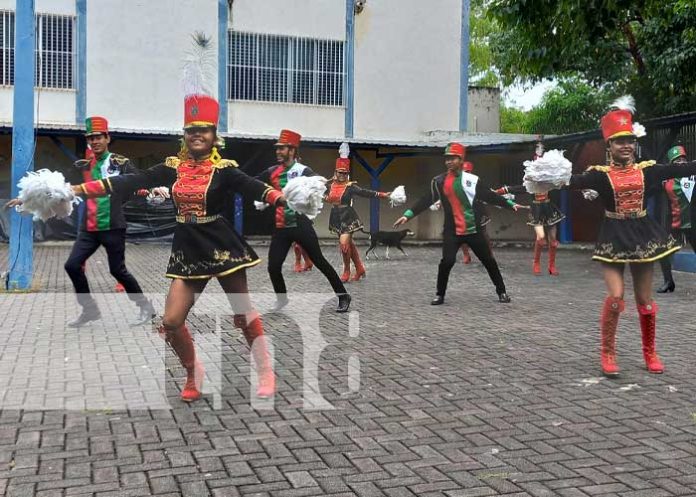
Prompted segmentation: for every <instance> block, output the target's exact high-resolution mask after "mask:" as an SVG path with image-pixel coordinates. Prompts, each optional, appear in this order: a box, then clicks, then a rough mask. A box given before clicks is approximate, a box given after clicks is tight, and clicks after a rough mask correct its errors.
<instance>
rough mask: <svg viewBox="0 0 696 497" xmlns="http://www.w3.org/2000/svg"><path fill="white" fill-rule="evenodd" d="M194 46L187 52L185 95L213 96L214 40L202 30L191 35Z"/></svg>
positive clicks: (183, 76)
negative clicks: (211, 83) (211, 82)
mask: <svg viewBox="0 0 696 497" xmlns="http://www.w3.org/2000/svg"><path fill="white" fill-rule="evenodd" d="M191 38H192V40H193V43H192V47H191V48H190V49H189V50H188V51H187V52H186V59H185V60H184V67H183V73H182V77H181V86H182V89H183V90H184V95H208V96H212V95H213V92H212V90H211V85H210V83H209V82H210V81H211V80H212V78H211V76H210V75H211V73H212V72H213V70H214V69H215V60H214V58H213V42H212V40H211V38H210V37H209V36H208V35H206V34H205V33H202V32H200V31H196V32H195V33H193V34H192V35H191Z"/></svg>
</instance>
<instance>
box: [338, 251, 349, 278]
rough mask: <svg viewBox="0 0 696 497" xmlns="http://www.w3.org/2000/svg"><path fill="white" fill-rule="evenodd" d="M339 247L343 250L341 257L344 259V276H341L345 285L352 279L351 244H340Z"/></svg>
mask: <svg viewBox="0 0 696 497" xmlns="http://www.w3.org/2000/svg"><path fill="white" fill-rule="evenodd" d="M338 247H339V248H340V249H341V257H342V258H343V274H342V275H341V281H342V282H343V283H345V282H346V281H348V280H349V279H350V257H351V244H350V243H339V245H338Z"/></svg>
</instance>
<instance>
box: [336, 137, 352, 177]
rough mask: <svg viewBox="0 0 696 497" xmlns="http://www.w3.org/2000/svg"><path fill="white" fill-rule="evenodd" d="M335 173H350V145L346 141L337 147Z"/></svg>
mask: <svg viewBox="0 0 696 497" xmlns="http://www.w3.org/2000/svg"><path fill="white" fill-rule="evenodd" d="M336 172H337V173H350V147H349V146H348V144H347V143H346V142H343V143H341V146H340V147H339V148H338V159H336Z"/></svg>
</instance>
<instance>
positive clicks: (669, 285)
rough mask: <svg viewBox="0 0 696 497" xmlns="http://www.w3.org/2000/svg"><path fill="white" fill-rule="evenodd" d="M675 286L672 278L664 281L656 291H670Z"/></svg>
mask: <svg viewBox="0 0 696 497" xmlns="http://www.w3.org/2000/svg"><path fill="white" fill-rule="evenodd" d="M675 288H676V285H675V284H674V280H671V281H665V282H664V284H663V285H662V286H661V287H660V288H658V289H657V293H672V292H673V291H674V289H675Z"/></svg>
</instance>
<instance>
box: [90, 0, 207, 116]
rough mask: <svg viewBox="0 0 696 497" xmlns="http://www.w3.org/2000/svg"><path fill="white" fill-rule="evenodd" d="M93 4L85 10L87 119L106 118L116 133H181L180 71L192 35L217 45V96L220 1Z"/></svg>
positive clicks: (140, 0) (129, 0)
mask: <svg viewBox="0 0 696 497" xmlns="http://www.w3.org/2000/svg"><path fill="white" fill-rule="evenodd" d="M95 3H96V2H89V3H88V5H87V47H88V48H87V115H93V114H102V115H105V116H106V117H107V118H108V119H109V121H110V123H111V125H112V126H114V127H118V128H135V129H144V130H146V129H169V130H171V129H180V128H181V127H182V126H183V116H184V110H183V108H184V104H183V101H184V99H183V92H182V89H181V83H180V81H181V67H182V62H183V60H184V58H185V56H186V52H187V50H189V48H190V47H191V39H190V34H191V33H193V32H194V31H203V32H205V33H206V34H208V35H209V36H211V38H212V40H213V43H214V48H213V53H212V57H211V69H210V71H209V74H210V82H211V86H212V91H213V92H214V93H213V94H214V95H217V65H218V64H217V48H216V47H217V43H218V36H217V34H218V15H217V12H218V10H217V9H218V3H217V0H157V1H144V0H124V1H118V2H116V1H111V2H106V1H101V2H98V3H99V8H98V9H97V8H95Z"/></svg>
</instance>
